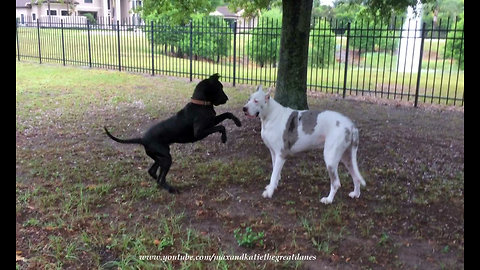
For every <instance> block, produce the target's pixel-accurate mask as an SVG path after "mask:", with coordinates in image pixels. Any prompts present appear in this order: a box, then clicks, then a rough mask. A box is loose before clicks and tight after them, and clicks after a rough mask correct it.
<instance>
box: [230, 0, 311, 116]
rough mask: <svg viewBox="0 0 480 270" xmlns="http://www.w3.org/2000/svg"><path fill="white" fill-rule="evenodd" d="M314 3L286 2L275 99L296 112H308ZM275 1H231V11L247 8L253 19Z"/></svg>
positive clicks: (283, 3)
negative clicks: (304, 110) (311, 24)
mask: <svg viewBox="0 0 480 270" xmlns="http://www.w3.org/2000/svg"><path fill="white" fill-rule="evenodd" d="M312 2H313V1H312V0H283V1H282V2H281V5H282V30H281V39H280V55H279V62H278V71H277V82H276V92H275V100H276V101H278V102H279V103H280V104H282V105H284V106H289V107H291V108H294V109H307V108H308V104H307V66H308V45H309V44H308V40H309V36H310V18H311V14H312V4H313V3H312ZM279 3H280V2H279V1H275V0H257V1H248V0H232V1H231V2H230V7H231V8H232V9H236V8H244V9H245V14H246V15H247V16H248V15H250V16H253V15H255V14H257V13H258V10H260V9H263V10H265V9H268V8H271V6H272V5H277V4H279Z"/></svg>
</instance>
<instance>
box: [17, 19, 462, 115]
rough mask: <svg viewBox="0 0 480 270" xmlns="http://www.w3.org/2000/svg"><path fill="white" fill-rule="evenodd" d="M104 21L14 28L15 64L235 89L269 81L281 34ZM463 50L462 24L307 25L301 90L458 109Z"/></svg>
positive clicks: (253, 24) (262, 24)
mask: <svg viewBox="0 0 480 270" xmlns="http://www.w3.org/2000/svg"><path fill="white" fill-rule="evenodd" d="M80 18H82V17H80ZM110 22H111V21H110V20H103V19H102V18H99V19H98V20H97V21H96V22H93V23H92V22H89V21H88V20H85V19H75V18H74V19H69V20H68V21H66V20H63V19H61V18H58V19H53V20H41V19H37V20H35V21H33V20H31V19H29V20H27V21H23V23H22V22H19V21H18V20H17V23H16V57H17V60H18V61H23V60H33V61H38V62H40V63H44V62H53V63H60V64H63V65H67V64H68V65H81V66H89V67H97V68H107V69H118V70H119V71H133V72H142V73H150V74H151V75H156V74H162V75H173V76H183V77H189V78H190V80H192V79H193V78H204V77H206V76H208V75H210V74H212V73H220V74H221V76H222V79H223V81H228V82H231V83H233V85H235V84H260V83H261V84H264V85H270V84H275V82H276V76H277V62H278V58H279V57H278V55H279V47H280V35H281V22H279V21H277V20H272V19H268V18H266V19H259V20H251V21H241V22H237V21H227V20H222V19H218V18H210V17H207V18H204V19H201V20H196V21H192V22H191V23H190V24H188V25H185V26H171V25H169V24H168V23H166V22H162V21H155V22H154V21H150V22H146V23H144V24H141V25H138V24H135V23H132V22H130V21H121V22H119V21H117V22H116V23H110ZM463 51H464V29H463V21H458V20H448V21H443V22H442V21H440V22H438V23H436V24H434V23H433V22H432V23H425V22H423V23H420V22H416V21H414V20H405V19H396V18H395V19H393V20H392V21H391V22H390V23H388V24H381V23H377V22H371V21H369V22H367V21H365V22H363V21H359V22H353V23H345V22H340V21H332V20H326V19H313V20H312V24H311V31H310V41H309V55H308V57H309V59H308V71H307V72H308V74H307V77H308V81H307V86H308V88H309V89H310V90H313V91H321V92H327V93H334V94H338V95H341V96H343V97H345V96H346V95H359V96H360V95H362V96H373V97H380V98H387V99H400V100H404V101H407V102H411V103H412V104H413V105H414V106H417V104H418V103H437V104H447V105H456V106H463V105H464V53H463Z"/></svg>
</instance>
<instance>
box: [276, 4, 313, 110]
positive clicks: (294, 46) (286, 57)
mask: <svg viewBox="0 0 480 270" xmlns="http://www.w3.org/2000/svg"><path fill="white" fill-rule="evenodd" d="M312 3H313V1H312V0H283V1H282V5H283V18H282V20H283V23H282V37H281V41H280V61H279V64H278V73H277V85H276V92H275V100H276V101H277V102H278V103H280V104H282V105H283V106H287V107H290V108H292V109H297V110H306V109H308V103H307V65H308V39H309V32H310V17H311V14H312Z"/></svg>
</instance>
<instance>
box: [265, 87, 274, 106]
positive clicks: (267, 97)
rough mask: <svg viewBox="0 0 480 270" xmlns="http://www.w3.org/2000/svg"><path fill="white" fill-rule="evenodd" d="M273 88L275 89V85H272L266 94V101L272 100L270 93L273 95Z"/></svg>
mask: <svg viewBox="0 0 480 270" xmlns="http://www.w3.org/2000/svg"><path fill="white" fill-rule="evenodd" d="M272 89H273V86H270V87H269V88H268V92H267V94H265V102H267V101H268V100H270V95H271V93H272Z"/></svg>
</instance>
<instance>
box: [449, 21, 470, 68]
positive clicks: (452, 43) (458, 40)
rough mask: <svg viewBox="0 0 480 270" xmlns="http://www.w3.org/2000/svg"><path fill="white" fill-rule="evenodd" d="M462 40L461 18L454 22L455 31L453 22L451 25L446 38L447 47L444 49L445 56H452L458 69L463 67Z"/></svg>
mask: <svg viewBox="0 0 480 270" xmlns="http://www.w3.org/2000/svg"><path fill="white" fill-rule="evenodd" d="M464 43H465V42H464V40H463V18H462V19H461V20H460V21H458V22H457V23H456V31H455V23H453V24H452V26H451V31H450V33H448V39H447V45H446V46H447V48H446V51H445V55H444V57H445V58H447V57H448V58H453V59H454V60H455V61H456V62H457V63H458V64H459V67H460V69H462V70H463V69H464V60H465V53H464V47H465V45H464Z"/></svg>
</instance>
